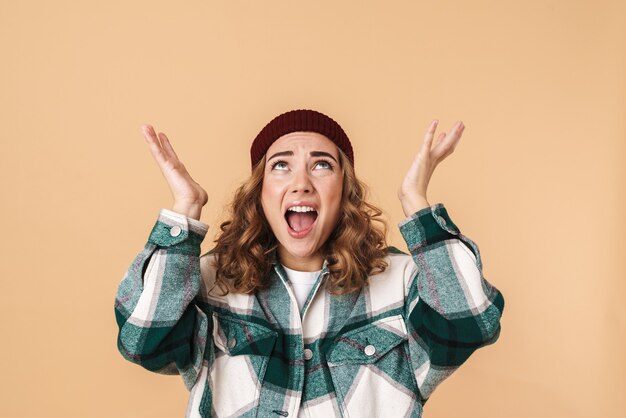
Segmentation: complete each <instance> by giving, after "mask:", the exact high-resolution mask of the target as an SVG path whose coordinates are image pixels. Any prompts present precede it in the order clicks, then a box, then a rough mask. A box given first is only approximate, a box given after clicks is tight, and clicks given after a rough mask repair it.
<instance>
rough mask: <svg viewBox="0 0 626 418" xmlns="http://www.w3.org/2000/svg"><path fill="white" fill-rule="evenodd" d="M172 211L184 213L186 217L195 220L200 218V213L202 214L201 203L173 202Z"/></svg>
mask: <svg viewBox="0 0 626 418" xmlns="http://www.w3.org/2000/svg"><path fill="white" fill-rule="evenodd" d="M172 210H173V211H174V212H177V213H180V214H182V215H185V216H186V217H188V218H191V219H195V220H197V221H199V220H200V215H201V214H202V205H201V204H189V203H177V202H175V203H174V207H173V208H172Z"/></svg>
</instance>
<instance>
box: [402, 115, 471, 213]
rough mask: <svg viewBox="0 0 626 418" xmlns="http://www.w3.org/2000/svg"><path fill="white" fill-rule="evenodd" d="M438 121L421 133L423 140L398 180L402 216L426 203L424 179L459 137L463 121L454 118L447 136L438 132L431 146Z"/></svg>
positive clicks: (427, 178) (450, 151)
mask: <svg viewBox="0 0 626 418" xmlns="http://www.w3.org/2000/svg"><path fill="white" fill-rule="evenodd" d="M438 123H439V121H438V120H434V121H432V122H431V124H430V126H429V127H428V131H427V132H426V135H425V136H424V142H422V146H421V147H420V149H419V151H418V152H417V155H416V156H415V159H414V160H413V164H411V167H410V168H409V171H408V172H407V173H406V176H405V177H404V180H403V181H402V185H401V186H400V188H399V189H398V198H399V199H400V203H401V204H402V209H403V210H404V214H405V216H411V215H412V214H414V213H415V212H417V211H418V210H420V209H424V208H427V207H429V206H430V203H428V200H427V199H426V189H427V188H428V182H429V181H430V178H431V176H432V175H433V172H434V171H435V168H436V167H437V165H438V164H439V163H440V162H441V161H443V160H444V159H445V158H446V157H447V156H448V155H450V154H452V151H454V148H455V147H456V145H457V144H458V143H459V140H460V139H461V134H462V133H463V129H465V125H463V122H461V121H458V122H457V123H455V124H454V126H453V127H452V129H451V130H450V132H449V133H448V134H447V135H446V133H445V132H442V133H440V134H439V136H438V137H437V141H436V142H435V146H434V147H432V142H433V137H434V136H435V130H436V129H437V124H438Z"/></svg>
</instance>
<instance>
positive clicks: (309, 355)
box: [304, 348, 313, 360]
mask: <svg viewBox="0 0 626 418" xmlns="http://www.w3.org/2000/svg"><path fill="white" fill-rule="evenodd" d="M312 358H313V351H311V350H310V349H308V348H305V349H304V359H305V360H311V359H312Z"/></svg>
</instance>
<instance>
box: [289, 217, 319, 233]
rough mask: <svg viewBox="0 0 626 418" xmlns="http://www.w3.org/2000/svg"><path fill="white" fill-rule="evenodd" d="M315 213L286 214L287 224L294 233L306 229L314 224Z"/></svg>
mask: <svg viewBox="0 0 626 418" xmlns="http://www.w3.org/2000/svg"><path fill="white" fill-rule="evenodd" d="M315 218H317V214H316V213H315V212H287V223H288V224H289V226H290V227H291V229H293V230H294V231H296V232H300V231H302V230H304V229H307V228H308V227H310V226H311V225H313V222H315Z"/></svg>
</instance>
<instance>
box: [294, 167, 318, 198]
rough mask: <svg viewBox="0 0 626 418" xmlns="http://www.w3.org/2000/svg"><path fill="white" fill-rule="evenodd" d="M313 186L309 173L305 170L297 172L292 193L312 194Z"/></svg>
mask: <svg viewBox="0 0 626 418" xmlns="http://www.w3.org/2000/svg"><path fill="white" fill-rule="evenodd" d="M312 190H313V185H312V184H311V180H310V179H309V176H308V173H307V172H306V171H304V170H301V171H297V172H295V175H294V176H293V184H292V185H291V192H292V193H311V191H312Z"/></svg>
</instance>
